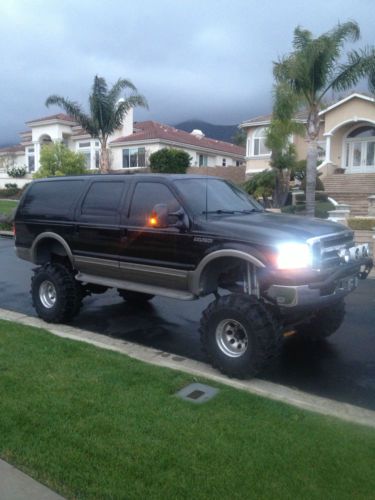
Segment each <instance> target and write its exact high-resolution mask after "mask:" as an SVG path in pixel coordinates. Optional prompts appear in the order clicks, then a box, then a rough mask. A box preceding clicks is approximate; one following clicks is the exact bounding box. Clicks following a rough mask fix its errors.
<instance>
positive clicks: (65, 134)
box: [0, 110, 245, 186]
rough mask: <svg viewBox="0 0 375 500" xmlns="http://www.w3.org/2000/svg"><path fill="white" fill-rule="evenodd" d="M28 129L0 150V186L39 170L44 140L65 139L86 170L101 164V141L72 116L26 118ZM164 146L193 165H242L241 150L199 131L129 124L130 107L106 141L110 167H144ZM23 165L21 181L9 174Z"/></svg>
mask: <svg viewBox="0 0 375 500" xmlns="http://www.w3.org/2000/svg"><path fill="white" fill-rule="evenodd" d="M26 125H27V126H28V127H29V129H28V130H27V131H25V132H21V133H20V136H21V143H20V144H18V145H16V146H11V147H7V148H1V149H0V186H3V185H4V184H5V183H8V182H17V184H18V185H19V186H21V185H23V184H24V183H25V182H28V181H29V180H30V178H31V176H32V173H33V172H35V171H36V170H38V168H39V165H40V163H39V161H40V151H41V148H42V147H43V146H44V145H45V144H49V143H51V142H57V141H60V142H63V143H65V144H66V145H67V146H68V147H69V148H70V149H71V150H73V151H76V152H80V153H82V154H84V156H85V157H86V165H87V168H88V169H92V170H95V169H97V168H98V167H99V154H100V144H99V141H98V140H97V139H95V138H93V137H91V136H90V135H89V134H88V133H87V132H86V131H85V130H83V129H82V128H81V127H80V126H79V125H78V124H77V122H76V121H75V120H74V119H72V117H70V116H68V115H66V114H64V113H58V114H54V115H50V116H45V117H42V118H38V119H35V120H30V121H28V122H26ZM164 147H172V148H178V149H182V150H184V151H186V152H187V153H188V154H189V155H190V157H191V165H192V166H194V167H218V166H220V167H232V166H240V165H243V164H244V163H245V148H242V147H240V146H236V145H234V144H231V143H228V142H223V141H218V140H215V139H209V138H207V137H205V136H204V134H203V133H202V132H201V131H200V130H193V131H192V132H191V133H188V132H185V131H183V130H178V129H176V128H174V127H171V126H169V125H164V124H162V123H158V122H155V121H145V122H138V123H137V122H135V123H134V122H133V110H130V112H129V113H128V114H127V116H126V119H125V121H124V123H123V126H122V128H121V129H119V130H117V131H116V132H115V133H114V134H113V135H112V136H111V137H110V140H109V148H110V151H111V170H116V171H119V170H122V169H127V170H132V169H142V168H143V169H146V168H147V167H148V166H149V158H150V155H151V154H152V153H153V152H155V151H157V150H159V149H162V148H164ZM13 165H14V166H22V165H24V166H25V167H26V169H27V175H26V177H25V178H23V179H16V180H15V179H12V178H10V177H9V176H8V175H7V168H9V167H10V166H13Z"/></svg>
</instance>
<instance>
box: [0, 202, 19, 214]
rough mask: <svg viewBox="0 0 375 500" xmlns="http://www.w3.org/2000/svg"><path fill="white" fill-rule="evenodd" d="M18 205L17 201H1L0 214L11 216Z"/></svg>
mask: <svg viewBox="0 0 375 500" xmlns="http://www.w3.org/2000/svg"><path fill="white" fill-rule="evenodd" d="M17 204H18V201H15V200H0V214H10V212H11V211H12V210H13V209H14V208H16V206H17Z"/></svg>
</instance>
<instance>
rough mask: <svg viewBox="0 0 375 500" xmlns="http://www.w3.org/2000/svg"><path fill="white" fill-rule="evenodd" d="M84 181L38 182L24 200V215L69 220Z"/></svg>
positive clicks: (22, 208)
mask: <svg viewBox="0 0 375 500" xmlns="http://www.w3.org/2000/svg"><path fill="white" fill-rule="evenodd" d="M83 182H84V181H83V180H81V179H77V180H74V179H73V180H66V181H65V180H64V181H63V180H56V181H45V182H43V181H42V182H37V183H35V184H34V185H32V186H31V187H30V188H29V189H28V191H27V193H26V196H25V199H24V200H23V203H22V206H21V207H20V212H21V214H22V215H26V216H33V217H47V216H49V215H54V216H58V217H59V218H60V217H62V218H67V217H68V215H69V212H70V210H71V209H72V207H73V206H74V205H75V203H76V201H77V199H78V197H79V195H80V194H81V192H82V186H83Z"/></svg>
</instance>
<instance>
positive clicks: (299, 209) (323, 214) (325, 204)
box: [281, 201, 335, 219]
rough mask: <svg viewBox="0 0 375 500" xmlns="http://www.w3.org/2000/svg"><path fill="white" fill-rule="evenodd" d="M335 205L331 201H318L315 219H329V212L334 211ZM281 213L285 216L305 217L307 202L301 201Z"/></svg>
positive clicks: (285, 208)
mask: <svg viewBox="0 0 375 500" xmlns="http://www.w3.org/2000/svg"><path fill="white" fill-rule="evenodd" d="M334 208H335V207H334V205H332V203H331V202H329V201H317V202H316V204H315V217H318V218H319V219H327V218H328V215H329V214H328V212H329V211H330V210H334ZM281 211H282V212H283V213H285V214H298V215H305V202H304V201H301V202H300V203H299V204H297V205H289V206H287V207H283V208H282V209H281Z"/></svg>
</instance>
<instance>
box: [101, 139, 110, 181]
mask: <svg viewBox="0 0 375 500" xmlns="http://www.w3.org/2000/svg"><path fill="white" fill-rule="evenodd" d="M108 172H109V151H108V148H107V141H102V143H101V151H100V173H102V174H108Z"/></svg>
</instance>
